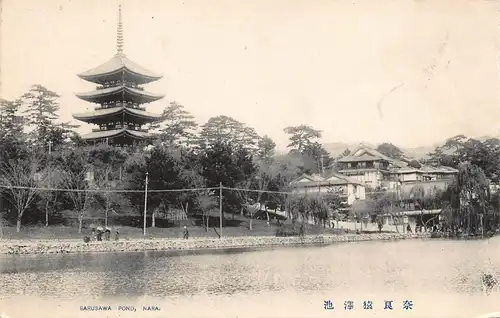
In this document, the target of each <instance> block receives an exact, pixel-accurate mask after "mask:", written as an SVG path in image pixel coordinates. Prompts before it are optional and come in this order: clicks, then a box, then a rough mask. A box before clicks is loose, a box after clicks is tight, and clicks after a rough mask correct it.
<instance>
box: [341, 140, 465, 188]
mask: <svg viewBox="0 0 500 318" xmlns="http://www.w3.org/2000/svg"><path fill="white" fill-rule="evenodd" d="M338 163H339V166H340V169H339V172H340V173H342V174H344V175H346V176H349V177H352V178H354V179H356V180H358V181H359V182H361V183H363V184H365V185H366V186H367V187H371V188H377V187H384V188H387V189H393V188H396V187H398V186H399V185H401V184H405V183H416V182H424V181H428V182H438V183H439V182H441V183H442V182H445V181H446V180H450V179H452V178H453V176H454V175H456V174H457V173H458V171H457V170H456V169H454V168H451V167H445V166H439V167H431V166H425V165H420V167H418V168H416V167H411V166H410V165H409V163H410V160H407V159H404V160H399V159H394V158H390V157H388V156H386V155H384V154H382V153H380V152H379V151H377V150H375V149H372V148H370V147H368V146H366V145H363V144H362V145H360V146H359V147H358V148H357V149H355V150H354V151H353V152H352V154H351V155H349V156H346V157H343V158H341V159H339V161H338ZM445 183H446V182H445Z"/></svg>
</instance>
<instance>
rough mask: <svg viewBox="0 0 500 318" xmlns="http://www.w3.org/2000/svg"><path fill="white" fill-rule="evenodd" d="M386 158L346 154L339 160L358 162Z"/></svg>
mask: <svg viewBox="0 0 500 318" xmlns="http://www.w3.org/2000/svg"><path fill="white" fill-rule="evenodd" d="M378 160H385V159H383V158H381V157H379V156H370V155H365V154H363V155H361V156H345V157H343V158H340V159H339V162H358V161H378Z"/></svg>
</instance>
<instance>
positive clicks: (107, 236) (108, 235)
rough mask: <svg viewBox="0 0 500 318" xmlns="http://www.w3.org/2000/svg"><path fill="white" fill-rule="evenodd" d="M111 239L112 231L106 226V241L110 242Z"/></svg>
mask: <svg viewBox="0 0 500 318" xmlns="http://www.w3.org/2000/svg"><path fill="white" fill-rule="evenodd" d="M110 238H111V229H110V228H109V227H107V226H106V230H105V231H104V239H105V240H106V241H109V239H110Z"/></svg>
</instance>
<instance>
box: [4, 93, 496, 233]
mask: <svg viewBox="0 0 500 318" xmlns="http://www.w3.org/2000/svg"><path fill="white" fill-rule="evenodd" d="M58 99H59V95H58V94H57V93H55V92H52V91H50V90H49V89H47V88H45V87H43V86H41V85H34V86H32V87H31V88H30V90H29V91H28V92H27V93H26V94H23V95H22V96H21V97H20V98H19V99H17V100H14V101H6V100H0V186H1V188H0V195H1V197H0V212H1V213H2V218H3V219H6V220H7V221H9V222H13V223H16V224H17V229H18V231H19V230H20V228H21V226H22V224H27V223H30V224H33V223H42V224H45V225H46V226H48V225H50V224H55V223H58V222H62V221H63V220H65V219H68V218H71V217H74V218H76V219H77V224H78V227H79V229H80V231H81V230H82V227H83V226H84V220H85V219H86V218H88V217H89V213H90V212H91V211H93V210H94V211H95V210H98V211H99V216H100V218H103V219H104V223H105V224H107V222H108V218H109V217H110V216H111V215H117V214H120V213H122V212H123V211H129V213H131V214H133V215H137V216H141V215H143V213H144V195H143V193H141V192H140V191H142V190H144V188H145V179H146V174H147V175H148V179H149V182H148V189H149V190H151V191H150V193H149V195H148V205H147V213H148V215H152V214H154V213H153V212H154V211H156V210H157V209H158V208H159V207H162V208H163V209H164V210H173V209H177V210H180V211H182V212H183V213H184V214H185V215H194V214H198V215H201V216H202V220H203V226H204V227H205V228H206V229H208V227H209V223H210V222H209V221H210V212H211V210H213V209H217V208H218V205H219V193H218V191H208V190H200V191H181V192H158V191H155V190H165V189H193V188H196V189H201V188H218V187H219V186H220V184H223V185H224V187H226V188H231V189H226V188H225V189H224V190H223V207H222V208H223V210H224V211H225V212H229V213H232V215H233V217H234V215H235V214H238V213H239V214H243V215H246V217H247V218H248V220H249V222H248V227H249V228H250V229H251V228H252V220H253V218H254V217H255V216H256V214H257V213H258V212H259V211H260V210H261V207H262V206H266V207H268V208H270V209H276V208H278V207H284V208H285V209H286V211H287V213H288V214H289V218H290V219H292V221H293V222H295V221H296V220H301V221H302V222H304V221H305V220H308V219H309V220H314V221H315V223H318V224H321V223H322V224H323V226H326V221H327V220H329V219H332V218H334V219H337V220H342V219H346V218H351V219H358V220H359V219H363V218H365V217H367V216H368V217H372V218H373V219H375V218H376V217H377V215H381V214H384V213H393V211H397V209H395V207H398V206H399V207H401V206H402V205H404V204H406V203H407V202H409V201H411V202H412V203H413V204H414V205H416V206H418V207H419V208H420V209H428V208H440V209H444V210H445V213H444V216H445V222H446V225H447V226H448V228H449V229H450V230H451V231H454V232H467V233H476V232H477V231H478V229H479V228H481V229H482V230H485V229H486V230H488V231H489V230H493V229H496V228H497V227H498V223H499V216H498V211H499V201H498V195H496V194H492V193H490V182H498V178H499V164H500V162H499V160H500V153H499V141H498V139H489V140H486V141H483V142H481V141H478V140H474V139H467V138H466V137H464V136H457V137H453V138H450V139H449V140H447V141H446V143H445V144H444V145H443V146H441V147H438V148H436V150H435V151H434V152H433V153H432V154H430V159H427V160H420V162H418V161H415V160H413V161H409V163H410V164H411V165H412V166H415V167H418V166H419V165H421V164H423V163H426V164H442V165H448V166H452V167H456V168H458V169H459V171H460V172H459V175H458V177H457V178H456V180H454V182H453V183H452V185H451V186H450V187H448V188H447V189H446V190H444V191H443V190H438V189H435V190H433V191H431V192H432V193H425V191H423V190H421V189H420V190H419V189H418V188H416V189H414V190H413V192H412V195H411V198H401V197H397V198H395V197H394V195H393V194H390V193H387V192H386V191H385V190H383V189H376V191H373V193H372V194H371V195H370V199H368V200H367V202H366V204H365V205H364V206H365V208H364V209H353V208H351V209H349V207H348V206H347V205H346V204H345V201H344V200H343V199H342V198H340V197H339V196H338V195H336V194H334V193H327V194H323V195H309V196H306V195H290V194H284V193H285V192H286V193H289V192H290V188H289V187H290V182H291V181H292V180H293V179H295V178H297V177H298V176H299V175H301V174H303V173H308V174H323V173H327V172H328V171H329V170H330V169H332V168H333V169H335V162H336V160H335V159H334V158H332V157H331V156H330V155H329V153H328V152H327V151H326V150H325V149H324V148H323V146H322V144H321V137H322V132H321V131H320V130H316V129H314V128H313V127H310V126H307V125H297V126H291V127H286V128H285V129H284V132H285V133H286V134H287V135H288V136H289V140H290V143H289V145H288V149H289V152H288V153H286V154H277V152H276V144H275V143H274V141H273V140H272V139H271V138H270V137H268V136H260V135H259V134H258V133H257V132H256V131H255V129H253V128H252V127H248V126H247V125H245V124H244V123H242V122H239V121H238V120H236V119H234V118H231V117H228V116H216V117H212V118H210V119H209V120H208V121H207V122H206V123H204V124H203V125H200V126H199V125H198V124H197V123H196V122H195V121H194V117H193V116H192V115H191V114H190V113H189V112H188V111H187V110H186V109H185V108H184V106H182V105H181V104H179V103H177V102H172V103H170V104H168V105H167V106H166V107H165V109H164V111H163V116H162V118H161V120H160V121H158V122H156V123H153V124H151V125H150V127H148V128H149V129H150V130H151V131H152V132H154V133H155V138H154V140H152V141H150V142H148V143H139V144H135V145H133V146H126V147H113V146H109V145H106V144H92V145H90V144H86V143H85V141H84V140H82V139H81V137H80V136H79V135H78V134H77V133H76V132H75V131H74V128H76V126H74V125H71V124H69V123H65V122H62V121H60V120H59V116H58V111H59V102H58ZM377 150H378V151H380V152H381V153H383V154H385V155H387V156H390V157H393V158H397V159H401V160H406V158H405V157H404V153H403V151H401V150H400V149H399V148H398V147H396V146H394V145H392V144H390V143H384V144H381V145H379V146H378V148H377ZM349 154H350V151H349V150H346V151H345V152H344V153H343V154H342V155H341V156H347V155H349ZM39 188H43V189H50V188H57V189H62V190H64V191H46V190H40V189H39ZM241 189H251V190H255V192H249V191H243V190H241ZM106 190H108V191H106ZM110 190H140V191H137V192H127V193H125V192H116V191H114V192H113V191H110ZM266 191H268V192H266ZM405 202H406V203H405ZM64 211H72V215H71V216H69V215H67V214H65V213H67V212H64ZM394 213H395V212H394ZM267 218H269V215H267ZM223 221H224V222H226V220H223Z"/></svg>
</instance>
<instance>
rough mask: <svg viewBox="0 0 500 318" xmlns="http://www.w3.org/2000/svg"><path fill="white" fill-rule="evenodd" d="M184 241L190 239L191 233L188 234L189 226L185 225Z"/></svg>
mask: <svg viewBox="0 0 500 318" xmlns="http://www.w3.org/2000/svg"><path fill="white" fill-rule="evenodd" d="M183 236H184V239H185V240H187V239H188V238H189V232H188V229H187V226H185V225H184V234H183Z"/></svg>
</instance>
